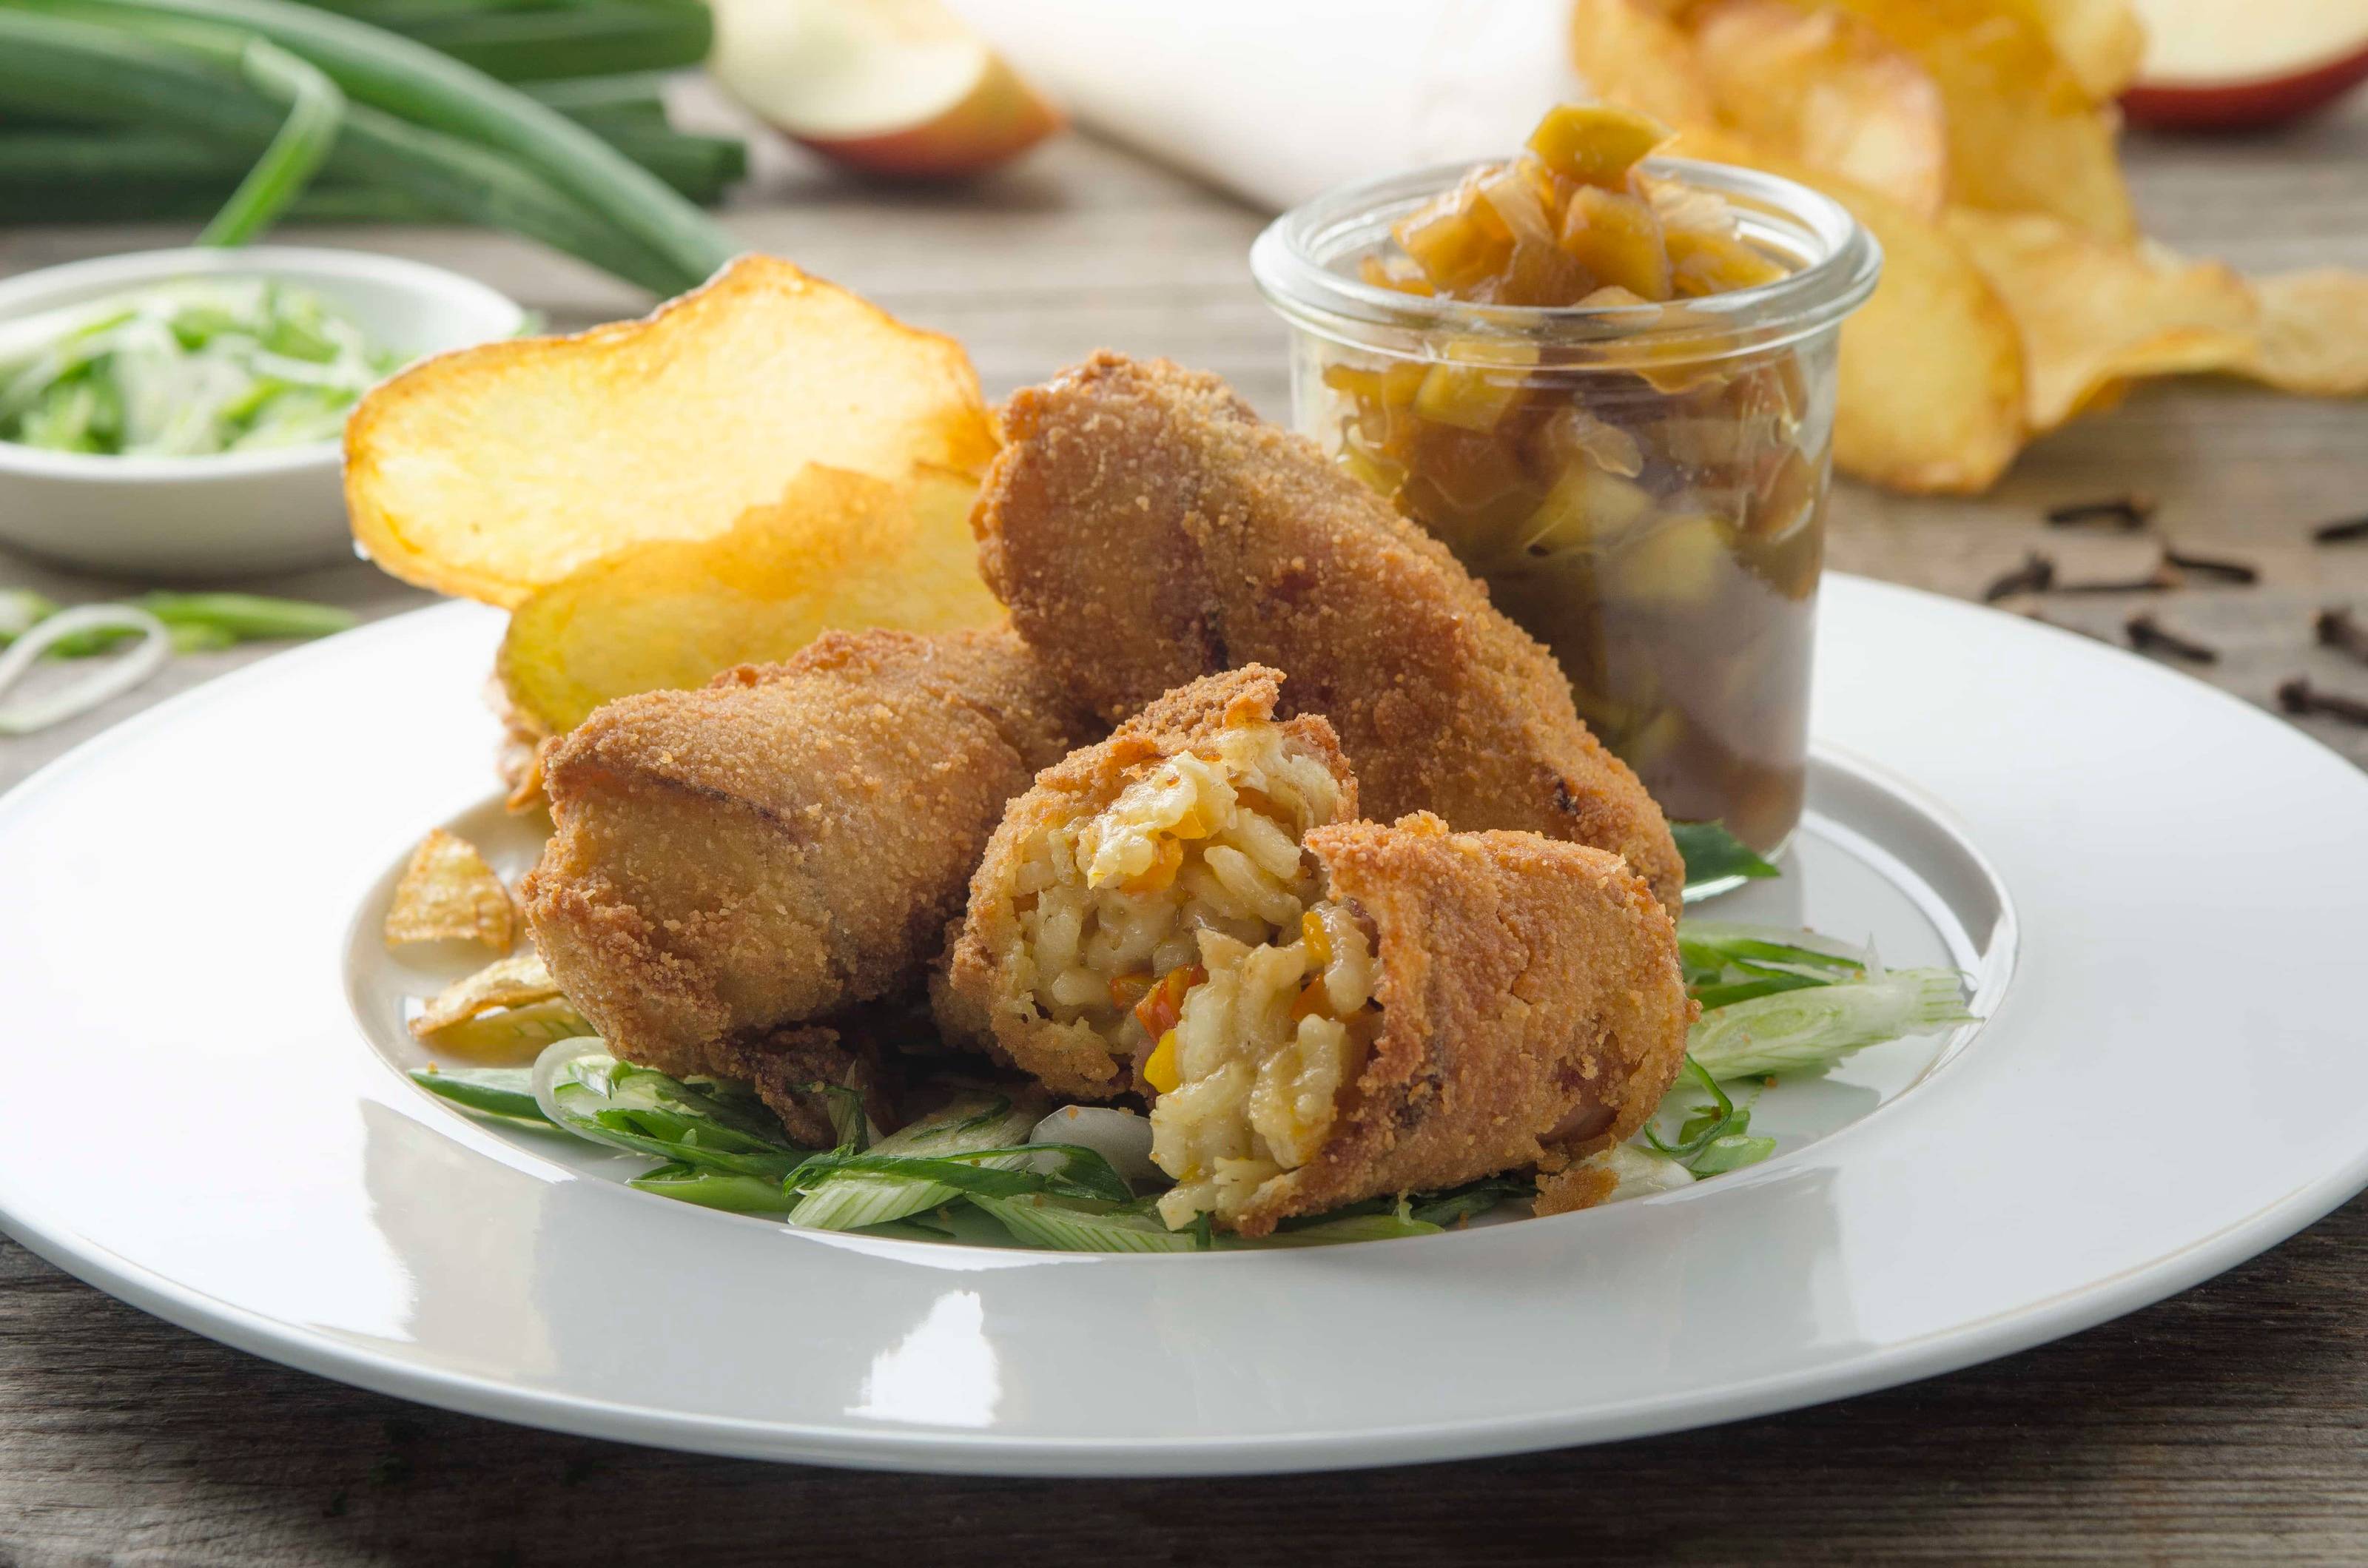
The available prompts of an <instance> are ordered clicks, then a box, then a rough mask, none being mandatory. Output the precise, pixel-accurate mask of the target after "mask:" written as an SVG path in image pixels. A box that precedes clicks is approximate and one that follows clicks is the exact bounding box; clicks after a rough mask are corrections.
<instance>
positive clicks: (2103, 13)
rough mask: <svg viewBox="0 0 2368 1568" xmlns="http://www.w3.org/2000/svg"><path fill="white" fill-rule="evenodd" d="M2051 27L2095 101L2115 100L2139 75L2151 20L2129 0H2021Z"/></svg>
mask: <svg viewBox="0 0 2368 1568" xmlns="http://www.w3.org/2000/svg"><path fill="white" fill-rule="evenodd" d="M2018 3H2019V4H2020V5H2021V6H2022V8H2023V9H2024V11H2025V12H2026V14H2028V15H2029V16H2030V17H2032V19H2033V20H2034V21H2036V22H2037V23H2038V24H2039V26H2040V27H2041V28H2043V29H2044V31H2045V32H2046V34H2047V40H2048V41H2049V42H2050V43H2052V44H2054V45H2055V52H2056V54H2057V55H2058V56H2060V57H2061V58H2062V59H2063V62H2064V63H2065V65H2066V67H2067V68H2068V69H2069V70H2070V71H2071V73H2072V75H2073V77H2074V79H2075V80H2077V81H2078V83H2079V84H2080V90H2081V91H2082V92H2084V93H2086V94H2088V95H2089V102H2091V103H2100V104H2105V103H2111V102H2112V101H2113V100H2114V99H2115V98H2118V97H2121V96H2122V93H2123V89H2125V88H2127V87H2128V86H2129V85H2130V84H2131V83H2132V82H2134V81H2135V80H2137V74H2138V67H2139V65H2141V64H2143V63H2144V62H2145V60H2146V24H2145V23H2144V22H2143V21H2141V20H2139V18H2138V13H2137V9H2136V7H2135V6H2132V5H2131V4H2130V3H2129V0H2018Z"/></svg>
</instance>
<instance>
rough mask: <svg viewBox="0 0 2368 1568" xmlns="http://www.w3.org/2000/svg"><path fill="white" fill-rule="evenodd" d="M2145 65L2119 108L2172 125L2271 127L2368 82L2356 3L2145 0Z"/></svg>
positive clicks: (2367, 19) (2360, 9) (2366, 45)
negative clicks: (2363, 82) (2365, 81)
mask: <svg viewBox="0 0 2368 1568" xmlns="http://www.w3.org/2000/svg"><path fill="white" fill-rule="evenodd" d="M2138 10H2139V11H2140V12H2141V13H2143V14H2144V16H2145V18H2146V62H2145V63H2144V64H2142V65H2141V66H2140V67H2139V68H2138V77H2137V81H2136V82H2135V84H2134V85H2132V86H2131V88H2130V90H2129V91H2128V92H2127V93H2126V94H2124V95H2123V98H2122V107H2123V108H2124V109H2125V110H2126V111H2127V112H2128V114H2129V117H2130V118H2131V119H2134V120H2135V121H2137V122H2139V123H2140V124H2144V125H2157V126H2163V127H2167V128H2169V129H2175V130H2214V129H2222V128H2226V129H2240V128H2244V127H2250V126H2262V125H2274V124H2276V123H2278V122H2279V121H2281V120H2287V119H2296V118H2298V117H2300V116H2302V115H2305V114H2308V113H2310V112H2311V111H2312V110H2313V109H2316V108H2323V107H2325V106H2326V105H2328V104H2330V103H2332V102H2334V101H2335V100H2336V99H2337V98H2339V97H2342V96H2343V95H2344V94H2345V93H2346V92H2348V91H2350V90H2351V88H2352V87H2354V86H2356V85H2359V84H2360V83H2361V82H2362V81H2363V80H2368V6H2363V5H2361V4H2360V3H2359V0H2139V5H2138Z"/></svg>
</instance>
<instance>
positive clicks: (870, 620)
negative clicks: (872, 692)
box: [501, 464, 1003, 733]
mask: <svg viewBox="0 0 2368 1568" xmlns="http://www.w3.org/2000/svg"><path fill="white" fill-rule="evenodd" d="M977 488H978V486H977V482H976V481H975V480H973V478H971V477H970V476H969V475H967V474H961V473H954V472H949V471H946V470H943V469H926V470H922V471H920V472H917V473H916V475H915V476H914V478H913V479H912V480H911V482H910V483H905V484H902V485H898V484H890V483H884V482H882V481H881V480H878V479H874V478H871V477H870V476H869V475H865V474H860V473H850V472H846V471H844V470H841V469H837V468H826V467H824V466H822V465H820V464H815V465H814V466H812V467H809V468H807V469H806V470H804V471H803V472H801V473H800V474H799V475H798V477H797V478H796V479H794V480H792V481H791V483H790V486H789V488H788V490H787V491H786V492H785V493H784V494H781V495H780V498H779V500H778V502H777V503H776V504H775V505H772V506H759V507H756V508H753V509H752V510H750V511H749V512H747V513H746V515H744V516H743V517H741V518H740V520H739V521H738V522H737V523H735V524H734V526H733V527H732V528H731V529H730V530H728V531H727V532H725V533H723V534H720V535H718V536H716V537H715V538H712V539H708V540H689V541H674V540H668V541H662V542H657V543H652V544H644V545H639V546H636V547H634V548H633V549H631V550H627V551H622V552H620V553H619V554H617V555H613V556H610V557H609V559H607V560H605V561H602V562H598V564H596V565H593V566H590V567H587V568H586V569H585V570H583V571H581V572H579V573H577V574H575V576H573V577H570V578H569V579H568V580H567V581H565V582H564V583H561V584H558V585H555V586H553V587H550V588H546V589H544V590H543V591H542V592H541V593H539V594H537V595H535V596H534V597H532V598H530V599H529V600H527V601H526V603H524V604H522V605H520V606H519V607H518V609H517V610H516V611H515V612H514V613H513V614H512V615H511V617H510V628H509V633H508V635H507V637H505V638H504V639H503V642H502V652H501V675H502V679H503V682H504V684H505V685H506V686H507V687H508V690H509V693H510V698H511V700H512V701H514V702H516V703H517V704H518V707H519V708H520V709H521V710H524V711H525V712H526V713H528V714H529V715H530V716H531V717H532V718H533V719H535V720H536V721H537V722H541V723H542V724H544V725H547V726H548V727H549V728H550V729H551V730H552V731H553V732H554V733H556V732H562V731H565V730H569V729H573V728H574V727H575V725H576V724H578V723H580V722H583V720H584V717H585V716H586V714H588V713H590V712H591V711H592V710H593V709H595V708H597V707H598V706H599V705H600V704H602V703H604V702H609V701H612V700H614V699H617V698H620V697H625V696H629V695H631V694H632V693H633V692H637V691H655V690H659V689H661V688H668V687H693V686H699V685H701V684H703V683H704V682H705V681H706V680H707V679H708V677H710V676H713V675H714V674H716V672H718V671H719V670H726V669H730V668H732V667H733V666H734V665H744V664H761V663H768V662H771V661H774V660H779V659H786V658H788V657H789V656H790V655H791V654H792V653H796V652H797V651H798V650H799V649H801V648H803V647H804V646H805V645H806V644H807V643H808V642H812V641H814V638H815V636H816V635H818V634H819V633H821V632H822V631H825V630H827V629H837V630H839V631H860V630H862V629H864V628H866V627H875V626H879V627H889V628H894V629H897V630H902V631H952V630H954V629H956V628H959V627H965V626H985V625H988V624H991V623H992V622H994V621H995V620H996V619H1000V618H1001V616H1002V613H1003V610H1002V607H1001V606H1000V605H998V604H997V603H996V600H995V597H994V595H992V594H990V593H989V592H987V588H986V585H985V582H984V581H983V580H981V578H980V577H979V574H978V550H977V545H976V543H975V542H974V541H973V539H972V537H971V531H970V506H971V501H972V499H973V497H974V495H975V494H976V493H977Z"/></svg>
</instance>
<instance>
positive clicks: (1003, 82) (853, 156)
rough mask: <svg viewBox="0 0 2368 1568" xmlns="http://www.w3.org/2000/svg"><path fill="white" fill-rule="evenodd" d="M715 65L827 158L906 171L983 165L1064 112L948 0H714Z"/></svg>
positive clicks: (731, 88)
mask: <svg viewBox="0 0 2368 1568" xmlns="http://www.w3.org/2000/svg"><path fill="white" fill-rule="evenodd" d="M711 4H712V8H713V10H714V13H715V51H714V54H713V56H712V58H711V59H710V60H709V62H708V70H709V72H710V73H711V74H713V75H714V77H715V78H716V80H717V81H719V82H721V83H722V84H723V87H724V89H725V90H726V91H727V92H729V93H730V94H731V95H732V96H733V97H735V98H738V99H739V100H740V101H741V103H742V104H744V105H746V107H747V108H749V109H750V110H751V111H753V112H754V113H756V114H757V115H759V116H761V117H762V118H763V119H766V120H767V121H768V122H769V123H770V124H772V125H773V126H774V127H775V128H777V129H778V130H780V131H783V132H784V133H786V134H788V135H789V136H791V137H792V138H794V139H795V140H797V141H799V142H803V143H804V144H805V145H806V146H808V147H811V148H813V149H814V151H815V152H817V153H822V154H824V155H825V157H830V158H835V159H837V161H838V162H840V163H843V164H846V165H849V166H851V167H854V168H858V169H861V170H864V171H866V172H867V173H871V174H876V175H886V176H894V177H898V178H905V179H947V178H953V177H957V176H962V175H971V174H977V173H979V172H981V171H982V170H985V169H988V168H992V167H994V166H995V165H997V164H1000V163H1003V162H1005V161H1007V160H1008V159H1010V158H1013V157H1016V156H1018V155H1019V153H1024V152H1026V151H1027V150H1028V149H1029V148H1030V147H1032V146H1034V145H1035V144H1036V143H1037V142H1041V141H1042V140H1043V139H1044V138H1045V137H1047V136H1049V135H1051V134H1052V133H1053V131H1058V130H1059V129H1060V128H1061V124H1062V120H1061V115H1060V111H1059V110H1057V109H1055V108H1053V106H1052V105H1051V104H1049V103H1047V102H1045V101H1044V99H1043V98H1042V97H1040V96H1039V95H1038V94H1037V92H1036V91H1035V89H1034V88H1032V87H1030V86H1029V85H1028V84H1027V83H1026V82H1024V81H1022V80H1021V79H1020V78H1019V74H1018V73H1016V72H1014V71H1013V70H1012V69H1011V67H1010V66H1009V65H1008V64H1006V63H1005V62H1004V61H1003V58H1002V57H1001V56H1000V55H998V54H996V52H995V51H994V50H993V49H992V48H990V47H989V46H988V45H987V43H986V41H985V40H983V39H981V38H980V37H979V36H978V35H977V34H976V33H973V32H972V31H971V30H970V29H969V28H967V27H965V26H964V25H963V24H962V22H961V21H960V20H959V19H958V18H956V17H953V16H952V15H951V13H949V12H948V11H947V10H946V9H945V8H944V7H943V6H940V5H939V4H938V0H711Z"/></svg>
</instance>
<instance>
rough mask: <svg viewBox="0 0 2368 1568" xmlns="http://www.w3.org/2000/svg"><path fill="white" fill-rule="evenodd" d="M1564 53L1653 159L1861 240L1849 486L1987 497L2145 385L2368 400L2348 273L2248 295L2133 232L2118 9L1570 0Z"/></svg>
mask: <svg viewBox="0 0 2368 1568" xmlns="http://www.w3.org/2000/svg"><path fill="white" fill-rule="evenodd" d="M1570 42H1571V51H1572V54H1573V57H1574V60H1575V62H1576V63H1577V67H1578V70H1579V72H1580V74H1582V75H1583V76H1584V77H1585V78H1586V79H1587V80H1588V83H1589V84H1590V85H1591V86H1592V87H1593V88H1594V89H1595V91H1596V92H1597V93H1598V94H1599V95H1600V96H1601V97H1604V98H1605V99H1607V100H1611V101H1614V102H1621V103H1626V104H1629V105H1631V106H1633V107H1634V108H1640V109H1643V110H1645V112H1647V113H1650V114H1652V115H1655V116H1656V117H1657V118H1659V119H1662V120H1665V121H1667V122H1668V123H1669V124H1671V125H1673V126H1676V127H1678V128H1679V131H1680V132H1681V135H1680V137H1679V142H1678V143H1677V145H1676V146H1675V148H1674V149H1673V151H1675V152H1677V153H1680V154H1685V155H1691V156H1696V157H1704V158H1711V159H1715V160H1719V161H1723V162H1728V163H1738V164H1745V165H1751V166H1753V167H1757V168H1762V169H1766V170H1768V171H1769V172H1770V173H1774V174H1781V175H1785V176H1789V177H1792V178H1794V179H1797V180H1800V181H1802V182H1803V183H1804V184H1808V185H1812V186H1815V187H1817V188H1819V189H1821V190H1824V191H1825V192H1826V193H1827V195H1829V196H1832V197H1834V198H1835V199H1838V200H1839V201H1840V202H1842V204H1843V205H1845V206H1847V207H1848V208H1850V210H1851V211H1852V212H1854V213H1855V214H1856V215H1857V216H1858V218H1859V220H1860V221H1861V222H1864V223H1865V224H1866V225H1867V226H1868V227H1869V228H1870V229H1872V230H1873V232H1874V233H1875V236H1876V238H1877V239H1879V240H1880V241H1881V242H1882V244H1883V247H1884V279H1883V284H1882V286H1881V287H1880V288H1879V289H1878V290H1876V291H1875V295H1874V298H1873V301H1871V302H1870V303H1869V305H1868V306H1867V308H1866V309H1865V310H1864V311H1862V312H1861V313H1860V314H1859V315H1858V316H1857V317H1856V318H1854V319H1853V320H1852V321H1851V322H1850V324H1848V325H1847V326H1845V327H1844V329H1843V332H1842V369H1841V382H1842V390H1841V408H1840V414H1839V423H1838V426H1837V428H1836V431H1835V460H1836V461H1837V462H1839V464H1840V466H1841V467H1842V468H1843V469H1845V470H1846V471H1848V472H1852V473H1855V474H1857V475H1859V476H1860V477H1861V478H1863V479H1868V480H1872V481H1873V482H1875V483H1880V484H1884V485H1888V486H1890V487H1892V488H1894V489H1897V490H1907V491H1918V492H1935V491H1937V492H1958V493H1972V492H1977V491H1981V490H1984V489H1987V488H1988V486H1989V485H1990V484H1991V483H1993V482H1994V481H1995V480H1996V479H1997V478H1998V475H1999V474H2000V473H2002V472H2005V470H2006V467H2007V465H2008V464H2009V463H2010V462H2011V461H2013V460H2014V456H2015V454H2016V453H2017V452H2018V451H2019V450H2020V449H2021V447H2022V445H2023V444H2024V443H2025V442H2026V441H2028V440H2029V439H2030V438H2032V437H2034V436H2038V435H2041V434H2044V433H2045V432H2047V431H2049V430H2052V429H2055V427H2057V426H2060V425H2062V424H2063V423H2064V422H2065V421H2066V420H2067V419H2071V418H2075V417H2077V416H2078V415H2081V414H2083V413H2087V412H2089V411H2092V410H2096V409H2100V408H2106V407H2110V406H2112V403H2115V402H2117V401H2118V400H2119V399H2120V398H2121V396H2122V395H2123V392H2126V390H2127V389H2128V388H2129V386H2130V385H2131V384H2132V383H2133V382H2135V381H2139V380H2142V379H2145V378H2147V377H2154V376H2167V375H2178V374H2192V373H2197V372H2219V373H2226V374H2235V375H2243V376H2249V377H2252V378H2253V379H2255V380H2258V381H2264V382H2267V383H2268V384H2270V385H2271V386H2274V387H2277V388H2280V389H2282V390H2283V391H2287V392H2303V393H2309V394H2315V395H2319V396H2357V395H2361V394H2362V393H2368V276H2363V275H2362V274H2357V273H2350V272H2343V271H2337V270H2323V271H2313V272H2302V273H2294V274H2288V275H2285V276H2283V277H2279V278H2267V279H2263V280H2260V281H2259V282H2254V281H2249V280H2248V279H2246V278H2241V277H2238V276H2237V274H2235V273H2233V272H2231V271H2229V270H2228V269H2227V268H2226V267H2221V266H2219V265H2217V264H2216V263H2213V262H2208V261H2197V260H2192V259H2190V258H2186V257H2181V256H2175V255H2172V254H2171V253H2169V252H2168V251H2166V250H2164V249H2162V248H2161V247H2160V246H2158V245H2155V244H2151V243H2150V242H2148V241H2146V239H2145V238H2144V237H2143V236H2141V235H2140V234H2139V233H2138V232H2137V229H2136V223H2135V217H2134V215H2133V213H2132V210H2131V207H2130V200H2129V193H2128V190H2127V188H2126V187H2125V186H2124V184H2123V179H2122V173H2121V167H2120V165H2119V162H2118V160H2117V157H2116V153H2115V149H2114V137H2115V134H2116V131H2117V130H2118V128H2119V116H2118V114H2117V113H2116V111H2115V109H2114V108H2113V103H2112V100H2113V98H2114V97H2115V96H2116V95H2117V94H2119V93H2120V92H2121V91H2122V90H2123V88H2124V87H2126V86H2127V85H2129V83H2130V80H2131V78H2132V77H2133V75H2134V74H2135V72H2136V69H2137V63H2138V61H2139V58H2140V56H2141V54H2142V53H2143V51H2144V48H2145V36H2144V32H2143V29H2142V28H2141V27H2140V25H2139V22H2138V19H2137V17H2136V15H2135V13H2134V12H2133V11H2132V10H2131V8H2130V6H2129V5H2128V3H2127V0H1573V4H1572V15H1571V32H1570Z"/></svg>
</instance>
